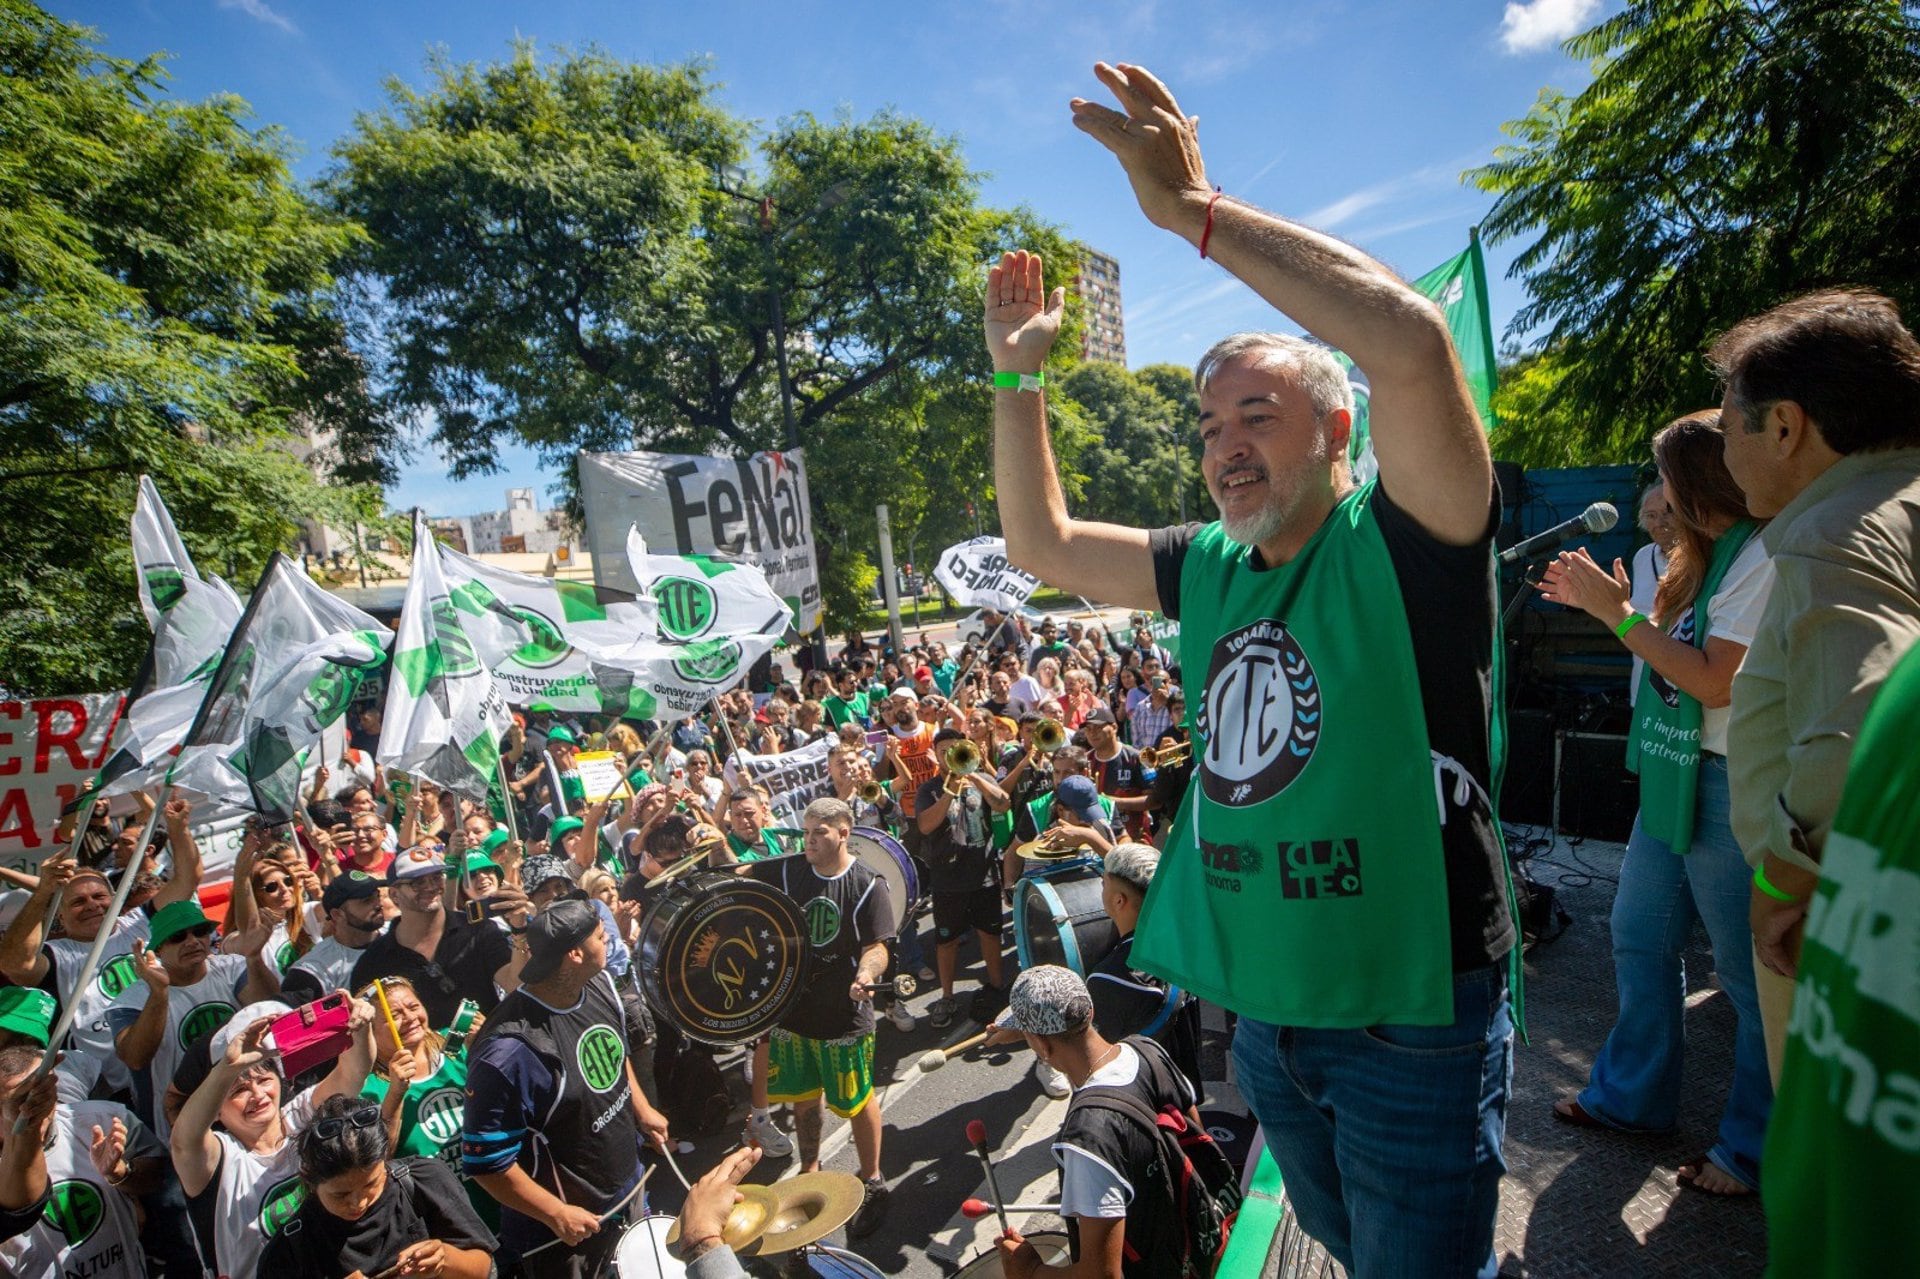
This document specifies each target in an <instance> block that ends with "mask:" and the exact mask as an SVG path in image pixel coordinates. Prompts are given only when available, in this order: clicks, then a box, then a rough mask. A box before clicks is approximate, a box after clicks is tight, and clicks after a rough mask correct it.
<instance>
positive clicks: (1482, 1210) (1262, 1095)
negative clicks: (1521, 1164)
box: [1233, 963, 1513, 1279]
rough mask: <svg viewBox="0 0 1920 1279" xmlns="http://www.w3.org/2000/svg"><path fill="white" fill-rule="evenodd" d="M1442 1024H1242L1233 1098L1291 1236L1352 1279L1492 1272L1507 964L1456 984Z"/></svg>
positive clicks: (1426, 1278) (1506, 1060)
mask: <svg viewBox="0 0 1920 1279" xmlns="http://www.w3.org/2000/svg"><path fill="white" fill-rule="evenodd" d="M1453 1011H1454V1021H1453V1024H1452V1025H1450V1026H1369V1027H1367V1028H1365V1029H1363V1030H1308V1029H1302V1028H1299V1027H1290V1026H1273V1025H1269V1024H1268V1023H1266V1022H1259V1021H1254V1020H1252V1019H1251V1018H1247V1017H1242V1018H1241V1019H1240V1027H1239V1029H1238V1031H1236V1032H1235V1034H1234V1037H1233V1064H1234V1072H1235V1078H1236V1080H1237V1082H1238V1083H1239V1086H1240V1092H1241V1095H1242V1096H1244V1097H1245V1098H1246V1099H1247V1102H1248V1104H1249V1105H1250V1106H1252V1108H1253V1113H1254V1116H1255V1117H1256V1118H1257V1119H1259V1121H1260V1126H1261V1127H1262V1128H1263V1129H1264V1130H1265V1132H1266V1137H1267V1148H1268V1149H1269V1150H1271V1151H1272V1152H1273V1159H1274V1163H1275V1164H1277V1165H1278V1166H1279V1169H1280V1177H1281V1181H1282V1183H1283V1184H1284V1185H1285V1186H1286V1191H1287V1198H1288V1199H1289V1200H1290V1201H1291V1202H1292V1204H1293V1210H1294V1213H1295V1215H1296V1216H1298V1217H1299V1219H1300V1226H1301V1228H1302V1229H1304V1230H1305V1231H1306V1232H1307V1233H1308V1234H1309V1235H1312V1236H1313V1237H1314V1238H1315V1239H1317V1240H1319V1241H1320V1243H1321V1244H1322V1245H1323V1246H1324V1247H1325V1248H1326V1249H1327V1251H1328V1252H1330V1253H1332V1254H1333V1256H1334V1259H1335V1260H1337V1261H1338V1262H1339V1263H1340V1264H1341V1265H1342V1266H1344V1267H1346V1271H1347V1273H1348V1274H1349V1275H1351V1276H1352V1277H1353V1279H1382V1277H1393V1276H1406V1277H1407V1279H1416V1277H1417V1279H1444V1277H1446V1276H1456V1275H1460V1276H1465V1275H1474V1276H1484V1277H1485V1279H1492V1276H1494V1275H1495V1274H1497V1273H1498V1271H1499V1268H1500V1267H1499V1261H1498V1259H1497V1258H1496V1257H1495V1256H1494V1253H1493V1219H1494V1211H1495V1209H1496V1208H1497V1207H1498V1206H1499V1202H1500V1177H1501V1175H1502V1174H1503V1173H1505V1172H1506V1170H1507V1161H1506V1159H1505V1158H1504V1157H1503V1156H1502V1155H1501V1153H1500V1142H1501V1139H1502V1138H1503V1137H1504V1136H1505V1134H1506V1128H1507V1091H1508V1086H1509V1084H1510V1083H1511V1081H1512V1077H1513V1021H1512V1017H1511V1007H1510V1005H1509V1003H1508V999H1507V979H1506V965H1505V964H1504V963H1500V964H1495V965H1493V966H1490V967H1487V968H1478V969H1474V970H1473V971H1471V972H1466V973H1461V974H1459V975H1458V976H1456V977H1455V978H1454V982H1453Z"/></svg>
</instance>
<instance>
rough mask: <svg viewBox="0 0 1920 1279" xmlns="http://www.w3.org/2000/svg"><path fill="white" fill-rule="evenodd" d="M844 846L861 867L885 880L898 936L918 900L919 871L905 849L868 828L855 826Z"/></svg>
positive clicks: (887, 837) (898, 843)
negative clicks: (850, 851) (849, 849)
mask: <svg viewBox="0 0 1920 1279" xmlns="http://www.w3.org/2000/svg"><path fill="white" fill-rule="evenodd" d="M847 846H848V847H849V848H851V849H852V850H853V855H854V857H856V858H857V859H859V862H860V864H861V865H862V866H865V867H866V868H867V869H868V870H870V871H872V872H873V873H874V874H876V875H878V876H880V878H882V879H884V880H886V881H887V891H888V892H889V893H891V894H892V895H893V931H894V933H895V934H896V935H898V934H899V932H900V928H901V926H902V925H903V924H905V923H906V922H907V914H908V912H910V911H911V910H912V909H913V908H914V907H915V906H916V905H918V904H919V901H920V870H919V868H918V867H917V866H915V865H914V862H913V858H912V857H911V856H910V855H908V853H907V846H906V845H905V844H902V843H901V842H900V841H899V840H897V839H895V838H894V837H893V836H891V835H889V834H887V832H885V831H883V830H875V829H874V828H873V827H871V826H855V827H854V828H853V833H852V834H851V835H849V836H847Z"/></svg>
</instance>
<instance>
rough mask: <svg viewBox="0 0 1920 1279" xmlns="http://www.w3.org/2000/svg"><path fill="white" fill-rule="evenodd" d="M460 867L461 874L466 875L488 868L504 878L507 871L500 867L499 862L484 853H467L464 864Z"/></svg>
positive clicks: (475, 873) (476, 873)
mask: <svg viewBox="0 0 1920 1279" xmlns="http://www.w3.org/2000/svg"><path fill="white" fill-rule="evenodd" d="M460 869H461V872H462V873H463V874H467V875H478V874H479V873H480V872H481V871H486V870H490V871H492V872H493V873H494V874H496V875H499V876H501V877H503V878H504V877H505V876H506V873H507V872H506V871H505V870H502V869H501V867H500V863H499V862H497V861H495V860H493V858H491V857H489V856H487V855H486V854H485V853H468V854H467V860H466V864H465V865H464V866H462V867H461V868H460Z"/></svg>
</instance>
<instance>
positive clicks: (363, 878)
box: [320, 870, 380, 910]
mask: <svg viewBox="0 0 1920 1279" xmlns="http://www.w3.org/2000/svg"><path fill="white" fill-rule="evenodd" d="M379 894H380V881H379V880H378V879H375V878H374V877H373V876H372V875H369V874H367V872H365V871H364V870H343V871H341V872H340V873H339V874H338V875H335V876H334V877H333V879H332V880H330V881H329V882H328V884H327V886H326V888H325V890H323V891H322V892H321V894H320V909H322V910H338V909H339V908H340V907H342V906H344V905H346V904H347V903H348V902H359V901H365V900H366V899H367V898H369V897H377V896H379Z"/></svg>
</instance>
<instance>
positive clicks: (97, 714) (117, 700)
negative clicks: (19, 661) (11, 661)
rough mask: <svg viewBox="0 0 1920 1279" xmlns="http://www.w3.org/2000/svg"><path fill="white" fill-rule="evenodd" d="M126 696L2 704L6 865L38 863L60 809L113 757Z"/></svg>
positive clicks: (0, 834) (0, 789)
mask: <svg viewBox="0 0 1920 1279" xmlns="http://www.w3.org/2000/svg"><path fill="white" fill-rule="evenodd" d="M123 701H124V694H121V693H79V694H76V695H74V696H71V697H36V698H32V699H30V700H24V701H6V702H0V865H6V866H11V867H12V868H14V869H15V870H27V871H31V870H34V869H37V868H38V867H39V865H40V860H41V859H42V858H43V857H45V856H46V855H47V854H48V853H50V852H52V851H53V846H52V841H53V828H54V827H55V826H57V825H59V824H60V810H61V809H62V808H64V807H65V806H66V805H68V804H70V803H72V802H73V800H74V799H75V797H77V796H78V795H79V794H80V786H81V784H82V783H83V782H85V781H86V780H87V779H88V778H89V777H92V776H93V775H94V773H96V772H97V771H99V769H100V766H101V765H102V764H104V763H106V761H107V754H108V751H107V744H108V742H109V741H110V740H111V739H112V737H113V730H114V727H115V726H116V725H117V724H118V722H119V718H120V713H121V710H122V703H123Z"/></svg>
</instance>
